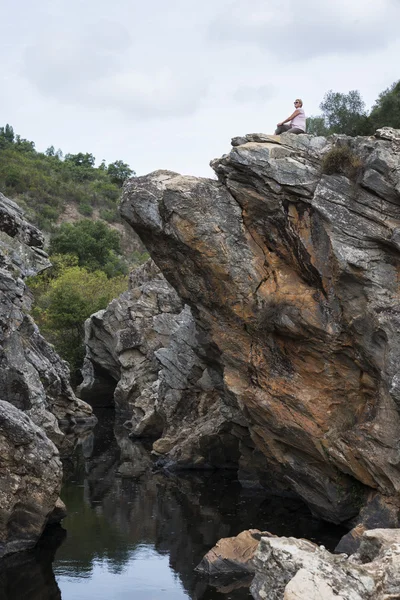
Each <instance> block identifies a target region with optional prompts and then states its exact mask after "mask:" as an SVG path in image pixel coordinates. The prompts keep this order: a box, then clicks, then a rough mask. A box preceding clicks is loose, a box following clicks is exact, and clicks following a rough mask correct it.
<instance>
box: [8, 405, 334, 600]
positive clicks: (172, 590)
mask: <svg viewBox="0 0 400 600" xmlns="http://www.w3.org/2000/svg"><path fill="white" fill-rule="evenodd" d="M113 432H114V433H116V436H115V435H113ZM62 498H63V500H64V502H65V503H66V505H67V507H68V513H69V514H68V517H67V518H66V519H65V520H64V521H63V527H62V528H61V527H55V528H51V529H49V530H48V531H47V532H46V535H45V536H44V537H43V539H42V540H41V543H40V544H39V545H38V547H37V548H36V549H35V551H34V552H31V553H24V554H20V555H14V556H13V557H10V558H9V559H7V560H6V561H3V563H2V564H1V563H0V598H1V600H60V599H62V600H93V599H95V600H158V599H161V600H183V599H190V600H200V599H201V600H217V599H222V598H224V599H225V600H244V599H249V598H251V595H250V593H249V590H248V587H246V586H244V587H243V586H242V584H241V583H240V582H239V583H238V582H237V583H236V584H234V583H233V584H232V585H225V586H220V587H214V586H211V585H209V584H208V582H207V581H206V580H205V579H204V578H202V577H201V576H199V575H197V574H196V573H195V571H194V568H195V566H196V565H197V564H198V563H199V562H200V560H201V558H202V557H203V555H204V554H205V553H206V552H207V551H208V550H209V549H210V548H211V547H212V546H213V545H214V544H215V543H216V542H217V540H218V539H220V538H221V537H228V536H232V535H236V534H238V533H239V532H240V531H242V530H243V529H248V528H258V529H264V530H268V531H271V532H273V533H275V534H278V535H294V536H297V537H307V538H309V539H313V540H315V541H318V542H320V543H324V544H325V545H326V546H327V547H328V548H333V547H334V546H335V545H336V543H337V541H338V540H339V539H340V537H341V535H342V534H343V531H342V530H339V529H338V528H334V527H329V526H327V525H326V524H323V523H321V522H319V521H316V520H314V519H312V517H311V515H310V514H309V512H308V511H307V509H306V508H305V507H304V505H302V504H301V503H299V502H297V501H294V500H287V499H285V500H283V499H282V498H274V497H266V496H265V494H263V493H260V492H259V491H254V490H253V491H250V490H247V491H246V490H244V489H243V488H241V486H240V485H239V483H238V482H237V480H236V479H235V474H234V473H231V472H222V473H221V472H205V473H199V472H186V473H182V472H181V473H179V475H178V474H177V473H169V474H167V473H165V472H162V471H159V472H157V470H156V471H154V465H153V464H152V461H151V458H150V455H149V453H148V452H147V450H146V449H145V448H143V446H141V445H140V444H134V443H132V442H131V441H129V439H128V438H127V437H126V436H125V435H124V434H123V430H122V429H121V428H118V427H114V426H113V423H112V414H111V413H107V412H106V413H105V414H103V415H101V417H100V423H99V426H98V427H97V428H96V431H95V437H94V438H93V437H89V438H87V439H86V440H85V441H84V443H83V444H82V445H81V446H80V448H79V449H78V451H77V453H76V456H75V458H74V460H73V461H71V462H70V463H69V464H67V465H66V482H65V485H64V489H63V493H62Z"/></svg>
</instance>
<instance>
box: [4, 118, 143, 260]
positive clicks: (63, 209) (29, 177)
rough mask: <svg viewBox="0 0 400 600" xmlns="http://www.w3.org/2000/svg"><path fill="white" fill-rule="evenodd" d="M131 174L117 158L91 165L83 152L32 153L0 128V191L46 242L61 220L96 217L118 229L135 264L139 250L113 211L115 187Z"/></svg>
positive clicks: (116, 197)
mask: <svg viewBox="0 0 400 600" xmlns="http://www.w3.org/2000/svg"><path fill="white" fill-rule="evenodd" d="M132 175H134V171H133V170H132V169H131V168H130V167H129V165H127V164H126V163H124V162H123V161H121V160H117V161H115V162H114V163H110V164H109V165H106V164H105V163H104V162H103V163H102V164H101V165H100V166H99V167H95V157H94V156H93V155H92V154H89V153H86V154H84V153H78V154H66V155H65V156H64V155H63V153H62V151H61V150H57V151H55V149H54V147H53V146H51V147H50V148H48V149H47V150H46V152H44V153H43V152H37V151H36V149H35V143H34V142H32V141H29V140H26V139H24V138H21V136H20V135H18V134H15V133H14V130H13V128H12V126H10V125H6V126H5V127H1V128H0V192H2V193H3V194H4V195H5V196H7V197H8V198H11V199H13V200H14V201H15V202H17V204H18V205H19V206H20V207H21V208H22V209H23V210H24V211H25V214H26V217H27V219H28V220H29V221H30V222H32V223H33V224H35V225H36V226H38V227H39V228H40V229H41V230H42V231H43V233H44V234H45V237H46V239H47V240H48V239H49V237H50V235H51V233H53V232H54V231H55V230H56V228H57V226H59V225H60V224H61V223H63V222H76V221H78V220H80V219H83V218H91V219H95V220H102V221H104V222H106V223H108V224H109V225H110V227H112V228H113V229H116V230H117V231H118V232H119V233H120V235H121V246H122V249H123V251H124V255H125V257H126V258H127V260H128V262H133V263H134V262H137V259H138V254H141V253H142V252H143V251H144V248H143V246H142V244H141V242H140V240H139V238H138V237H137V236H132V232H131V230H130V227H129V226H127V225H126V224H125V223H124V222H123V221H122V220H121V218H120V217H119V214H118V211H117V204H118V201H119V197H120V194H121V186H122V184H123V182H124V180H125V179H126V178H127V177H130V176H132Z"/></svg>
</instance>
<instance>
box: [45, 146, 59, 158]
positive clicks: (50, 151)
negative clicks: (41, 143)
mask: <svg viewBox="0 0 400 600" xmlns="http://www.w3.org/2000/svg"><path fill="white" fill-rule="evenodd" d="M55 154H56V150H55V148H54V146H49V147H48V148H47V150H46V151H45V155H46V156H55Z"/></svg>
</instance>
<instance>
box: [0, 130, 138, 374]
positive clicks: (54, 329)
mask: <svg viewBox="0 0 400 600" xmlns="http://www.w3.org/2000/svg"><path fill="white" fill-rule="evenodd" d="M132 175H134V171H133V170H132V169H131V168H130V167H129V165H128V164H126V163H124V162H123V161H122V160H116V161H115V162H114V163H111V164H109V165H106V164H105V163H104V162H103V163H102V164H101V165H100V166H99V167H97V168H96V167H95V158H94V156H93V155H92V154H90V153H82V152H80V153H78V154H66V155H65V156H63V153H62V152H61V150H57V151H56V150H55V148H54V147H53V146H51V147H50V148H48V149H47V150H46V152H44V153H42V152H37V151H36V150H35V144H34V142H31V141H29V140H26V139H23V138H22V137H21V136H20V135H16V134H15V133H14V130H13V127H12V126H11V125H6V126H5V127H1V128H0V191H1V192H3V193H4V194H5V195H6V196H8V197H10V198H12V199H14V200H15V201H16V202H17V203H18V204H19V205H20V206H21V207H22V208H23V209H24V210H25V211H26V216H27V218H28V220H30V221H31V222H33V223H35V224H36V225H37V226H39V228H40V229H42V230H43V231H45V232H47V234H49V238H50V239H49V247H48V252H49V254H50V260H51V262H52V263H53V266H52V268H50V269H48V270H47V271H45V272H43V273H41V274H40V275H38V276H37V277H32V278H30V280H28V285H29V286H30V289H31V290H32V292H33V294H34V297H35V305H34V308H33V310H32V313H33V316H34V318H35V320H36V322H37V323H38V324H39V326H40V328H41V330H42V332H43V334H44V335H45V336H46V337H47V338H48V339H49V341H51V342H52V343H53V344H54V345H55V347H56V349H57V351H58V352H59V354H60V355H61V356H62V357H63V358H64V359H65V360H67V361H68V362H69V363H70V366H71V371H72V376H73V379H74V380H75V381H76V380H77V378H78V376H77V372H78V369H79V367H80V366H81V364H82V360H83V356H84V345H83V339H84V322H85V320H86V319H87V318H88V317H89V316H90V315H91V314H93V313H94V312H97V311H98V310H100V309H102V308H105V307H106V306H107V304H108V303H109V302H110V301H111V300H112V299H113V298H115V297H117V296H119V295H120V294H121V293H122V292H123V291H125V290H127V288H128V277H127V273H128V271H129V269H130V268H132V267H133V266H134V265H135V264H140V263H141V262H143V260H146V258H147V254H146V253H143V254H141V253H140V252H139V251H136V252H135V253H134V255H130V256H129V257H123V256H122V250H121V245H120V241H121V236H120V233H119V232H118V231H117V230H116V229H115V228H111V227H110V226H109V225H108V223H115V222H117V221H119V220H120V219H119V215H118V213H117V210H116V205H117V201H118V199H119V196H120V193H121V187H122V185H123V183H124V181H125V179H127V178H128V177H131V176H132ZM66 205H69V206H71V205H76V207H77V209H78V211H79V213H80V218H81V220H78V221H76V222H74V223H67V222H64V223H61V225H60V226H57V221H58V219H59V217H60V215H61V214H62V213H63V212H64V209H65V206H66ZM94 210H97V216H98V217H99V218H100V219H101V220H99V219H96V220H92V219H91V218H90V217H91V216H92V214H93V212H94ZM85 217H86V218H85ZM88 217H89V218H88Z"/></svg>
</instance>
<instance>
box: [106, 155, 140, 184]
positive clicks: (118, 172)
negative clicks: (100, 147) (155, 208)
mask: <svg viewBox="0 0 400 600" xmlns="http://www.w3.org/2000/svg"><path fill="white" fill-rule="evenodd" d="M107 173H108V175H109V176H110V178H111V181H112V182H113V183H116V184H117V185H119V186H122V185H123V183H124V181H125V180H126V179H128V178H129V177H132V175H135V172H134V171H133V170H132V169H131V168H130V166H129V165H128V164H127V163H124V162H123V161H122V160H116V161H115V162H113V163H110V164H109V165H108V167H107Z"/></svg>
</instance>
